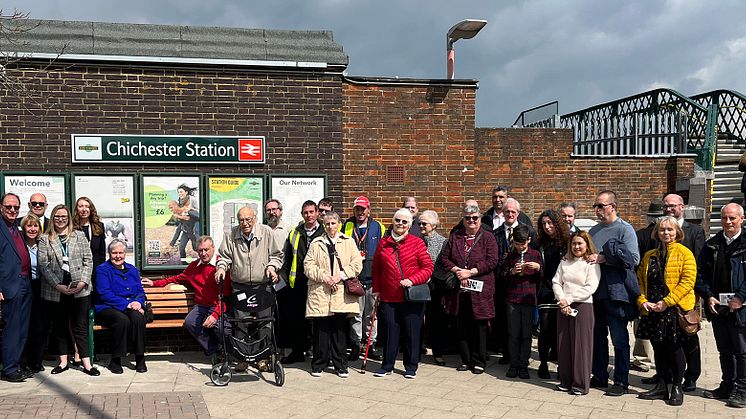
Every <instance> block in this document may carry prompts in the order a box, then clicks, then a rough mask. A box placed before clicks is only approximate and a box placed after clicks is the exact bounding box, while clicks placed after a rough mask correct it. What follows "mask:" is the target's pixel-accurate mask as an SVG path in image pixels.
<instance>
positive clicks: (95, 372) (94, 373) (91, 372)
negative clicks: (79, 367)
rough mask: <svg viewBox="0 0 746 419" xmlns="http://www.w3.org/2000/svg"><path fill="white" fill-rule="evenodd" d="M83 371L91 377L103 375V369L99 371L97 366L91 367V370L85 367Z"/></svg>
mask: <svg viewBox="0 0 746 419" xmlns="http://www.w3.org/2000/svg"><path fill="white" fill-rule="evenodd" d="M83 372H84V373H86V374H88V375H90V376H91V377H98V376H99V375H101V371H99V370H98V368H96V367H91V369H89V370H87V369H85V367H84V368H83Z"/></svg>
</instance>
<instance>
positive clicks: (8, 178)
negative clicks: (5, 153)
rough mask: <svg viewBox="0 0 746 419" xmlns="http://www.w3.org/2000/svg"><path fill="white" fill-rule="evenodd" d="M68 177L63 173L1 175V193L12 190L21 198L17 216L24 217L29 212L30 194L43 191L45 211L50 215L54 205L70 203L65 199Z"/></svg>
mask: <svg viewBox="0 0 746 419" xmlns="http://www.w3.org/2000/svg"><path fill="white" fill-rule="evenodd" d="M68 182H69V178H68V176H67V175H66V174H63V173H42V172H17V173H12V172H11V173H5V174H4V175H3V190H2V194H5V193H8V192H13V193H14V194H16V195H18V196H19V197H20V198H21V209H20V210H19V212H18V218H19V219H20V218H22V217H25V216H26V214H28V212H29V207H28V202H29V198H31V195H33V194H35V193H43V194H44V196H46V197H47V211H46V213H45V215H46V216H47V217H49V216H50V214H51V211H52V208H54V207H55V205H59V204H65V205H69V204H70V203H69V202H68V200H67V191H68V189H69V184H68Z"/></svg>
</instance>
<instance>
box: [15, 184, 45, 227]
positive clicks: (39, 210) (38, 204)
mask: <svg viewBox="0 0 746 419" xmlns="http://www.w3.org/2000/svg"><path fill="white" fill-rule="evenodd" d="M48 205H49V203H48V202H47V197H46V196H45V195H44V194H43V193H35V194H33V195H31V198H29V200H28V209H29V212H30V213H32V214H34V215H36V216H37V217H39V225H40V226H41V231H40V232H39V234H43V233H46V231H47V229H49V217H47V216H46V215H44V214H45V213H46V212H47V206H48ZM21 221H23V219H21ZM19 224H20V222H19Z"/></svg>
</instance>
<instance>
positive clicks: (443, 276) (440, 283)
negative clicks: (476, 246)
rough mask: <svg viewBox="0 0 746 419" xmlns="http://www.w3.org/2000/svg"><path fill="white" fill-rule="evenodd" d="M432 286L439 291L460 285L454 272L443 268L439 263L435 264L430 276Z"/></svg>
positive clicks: (449, 289) (453, 288)
mask: <svg viewBox="0 0 746 419" xmlns="http://www.w3.org/2000/svg"><path fill="white" fill-rule="evenodd" d="M430 281H432V283H433V286H434V287H435V288H436V289H438V290H441V291H453V290H455V289H456V288H458V287H459V286H460V285H461V281H459V280H458V278H457V277H456V274H455V273H453V272H451V271H447V270H445V269H444V268H443V267H442V266H441V265H440V263H436V264H435V269H434V270H433V274H432V276H431V277H430Z"/></svg>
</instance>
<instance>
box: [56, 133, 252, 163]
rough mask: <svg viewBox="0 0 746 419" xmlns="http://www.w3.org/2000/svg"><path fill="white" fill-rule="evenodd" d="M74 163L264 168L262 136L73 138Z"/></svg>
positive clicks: (96, 136) (74, 135) (91, 136)
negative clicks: (241, 165)
mask: <svg viewBox="0 0 746 419" xmlns="http://www.w3.org/2000/svg"><path fill="white" fill-rule="evenodd" d="M71 137H72V138H71V139H72V141H71V143H72V162H73V163H89V164H90V163H140V164H151V163H190V164H215V163H221V164H226V163H228V164H264V163H265V152H266V141H265V138H264V137H263V136H245V137H220V136H206V137H196V136H195V137H192V136H179V135H109V134H96V135H90V134H72V135H71Z"/></svg>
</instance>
